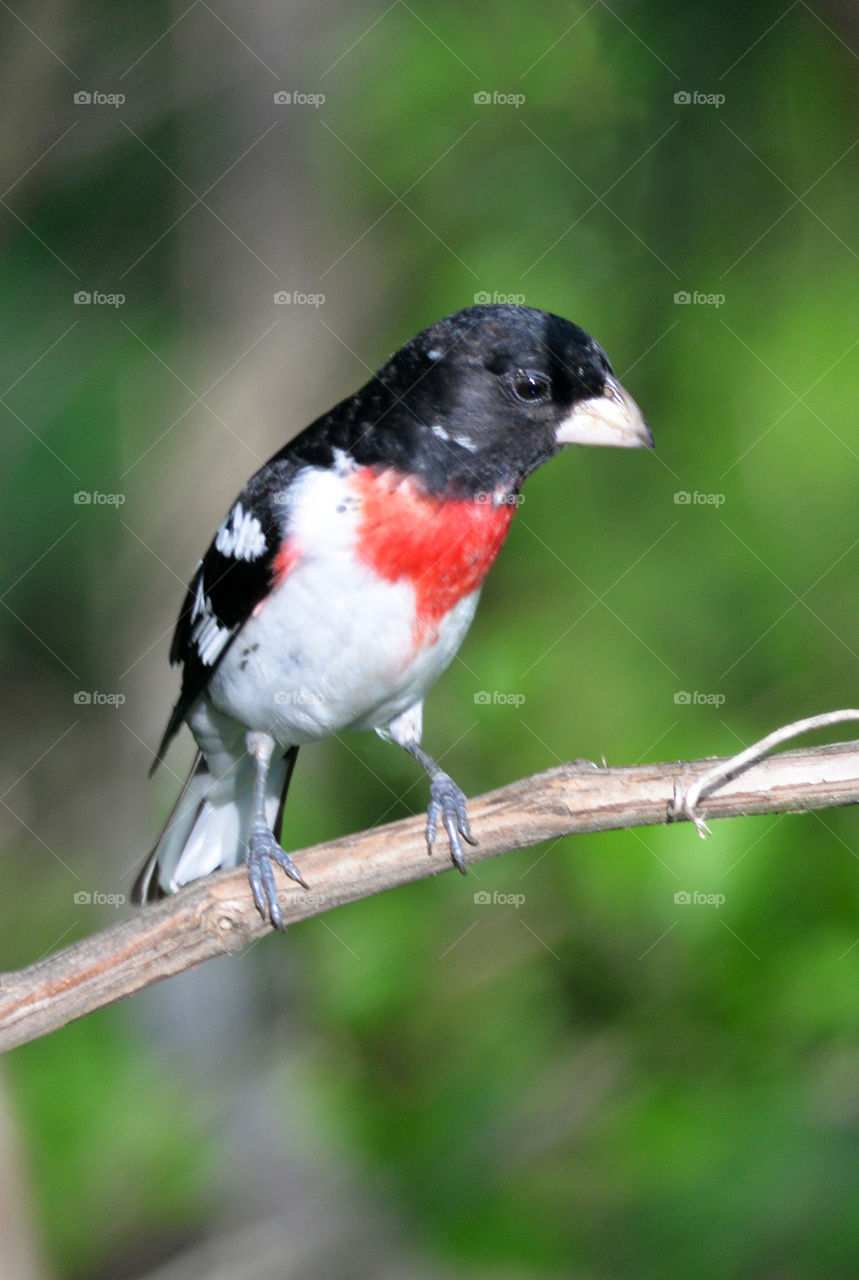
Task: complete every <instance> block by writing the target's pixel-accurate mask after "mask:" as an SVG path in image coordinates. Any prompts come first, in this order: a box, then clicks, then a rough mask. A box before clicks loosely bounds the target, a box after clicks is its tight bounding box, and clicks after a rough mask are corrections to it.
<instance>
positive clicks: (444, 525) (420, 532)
mask: <svg viewBox="0 0 859 1280" xmlns="http://www.w3.org/2000/svg"><path fill="white" fill-rule="evenodd" d="M349 485H350V487H351V488H352V489H353V490H354V491H355V492H356V493H357V495H358V497H359V500H360V504H361V505H360V510H361V517H360V521H359V524H358V542H357V553H358V556H359V557H360V559H361V560H363V562H364V564H366V565H368V566H369V567H370V568H371V569H372V570H373V571H374V572H375V573H377V574H378V575H379V577H380V578H384V579H386V580H387V581H388V582H399V581H401V580H402V579H403V578H405V579H407V580H408V581H409V582H410V583H411V584H412V586H413V587H414V589H415V593H416V596H417V617H416V620H415V640H416V641H422V640H425V639H426V638H427V636H428V633H430V632H434V631H435V629H436V627H437V626H438V623H439V622H440V621H441V619H442V618H443V617H444V616H445V614H446V613H448V611H449V610H450V609H452V608H453V606H454V605H455V604H457V602H458V601H460V600H461V599H462V598H463V597H464V596H467V595H470V594H471V593H472V591H475V590H476V589H477V588H478V587H479V586H480V584H481V583H482V582H483V579H484V578H485V577H486V575H487V573H488V572H489V569H490V568H491V566H492V563H493V561H494V560H495V557H496V556H497V555H498V552H499V551H500V549H501V544H502V543H503V541H504V538H505V537H506V534H507V530H508V529H509V528H510V521H511V520H512V519H513V512H514V510H515V507H514V505H513V504H512V503H502V504H501V505H499V506H493V505H492V503H491V501H487V502H480V501H478V500H476V499H465V500H463V499H456V500H451V499H441V498H429V497H426V496H425V495H423V494H421V493H420V492H419V491H418V489H417V487H416V486H415V485H414V484H413V483H412V482H411V481H410V480H409V479H407V478H405V477H403V476H402V475H399V474H398V473H396V472H394V471H386V472H384V473H382V474H381V475H379V474H377V473H376V472H374V471H373V470H372V469H371V468H369V467H368V468H364V469H362V470H361V471H358V472H356V473H355V475H354V476H353V477H351V478H350V480H349ZM435 639H436V636H435V635H434V634H433V635H432V636H431V641H430V642H431V643H434V642H435Z"/></svg>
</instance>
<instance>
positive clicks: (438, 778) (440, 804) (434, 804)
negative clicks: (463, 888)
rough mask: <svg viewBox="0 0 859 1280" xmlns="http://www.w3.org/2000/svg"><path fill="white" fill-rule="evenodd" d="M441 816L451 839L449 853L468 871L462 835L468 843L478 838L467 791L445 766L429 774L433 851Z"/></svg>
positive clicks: (429, 844) (429, 845) (429, 835)
mask: <svg viewBox="0 0 859 1280" xmlns="http://www.w3.org/2000/svg"><path fill="white" fill-rule="evenodd" d="M439 819H441V822H442V825H443V827H444V829H445V831H446V832H447V838H448V840H449V841H450V856H451V858H452V859H453V863H454V866H456V867H458V868H459V870H460V871H461V872H462V874H463V875H465V857H464V855H463V851H462V844H461V842H460V836H462V838H463V839H464V840H467V841H468V843H469V844H477V841H476V840H475V838H474V836H473V835H472V834H471V827H470V826H469V822H468V807H467V803H466V799H465V794H464V792H463V791H461V790H460V788H459V787H458V786H457V785H456V783H455V782H454V780H453V778H451V777H450V776H449V775H448V774H446V773H445V772H444V770H443V769H438V770H437V771H436V772H435V773H433V774H432V775H431V776H430V803H429V810H428V812H427V852H428V853H432V848H433V845H434V844H435V838H436V835H437V833H438V824H439Z"/></svg>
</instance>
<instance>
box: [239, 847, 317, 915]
mask: <svg viewBox="0 0 859 1280" xmlns="http://www.w3.org/2000/svg"><path fill="white" fill-rule="evenodd" d="M273 862H276V863H277V865H278V866H279V867H280V868H281V869H282V870H283V871H285V872H286V874H287V875H288V876H289V878H290V880H295V881H296V883H298V884H300V885H301V886H302V888H304V889H307V888H308V887H309V886H308V884H307V882H306V880H305V879H304V877H303V876H302V874H301V872H300V871H299V870H298V867H297V866H296V865H295V863H294V862H293V861H292V858H290V856H289V854H288V853H287V852H286V850H285V849H282V848H281V847H280V845H279V844H278V842H277V840H276V839H275V838H274V834H273V832H271V831H269V829H268V827H264V826H263V825H262V824H261V823H255V824H254V826H253V827H252V829H251V835H250V840H249V841H248V880H249V881H250V885H251V893H252V894H253V898H254V904H255V906H256V909H257V911H258V912H259V913H260V915H261V916H262V918H263V920H264V921H265V922H266V924H268V923H269V921H270V922H271V923H272V924H273V925H274V927H275V929H279V930H280V931H281V933H282V932H283V931H284V930H285V928H286V926H285V925H284V923H283V916H282V914H281V910H280V903H279V902H278V900H277V885H276V883H275V877H274V867H273V866H272V863H273Z"/></svg>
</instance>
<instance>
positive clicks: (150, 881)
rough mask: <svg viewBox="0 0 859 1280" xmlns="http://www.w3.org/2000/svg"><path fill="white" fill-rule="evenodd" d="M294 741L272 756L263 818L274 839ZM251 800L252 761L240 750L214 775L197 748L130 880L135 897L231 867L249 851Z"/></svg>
mask: <svg viewBox="0 0 859 1280" xmlns="http://www.w3.org/2000/svg"><path fill="white" fill-rule="evenodd" d="M297 754H298V748H297V747H291V748H290V749H289V751H287V753H286V755H285V756H282V757H281V758H280V759H279V760H272V762H271V767H270V768H269V773H268V779H267V785H266V801H265V812H266V822H267V823H268V825H269V826H270V827H271V829H272V831H273V832H274V834H275V836H276V838H277V839H280V827H281V824H282V821H283V806H284V803H285V801H286V792H287V789H288V787H289V781H290V778H291V776H292V770H293V768H294V765H295V757H296V756H297ZM253 800H254V762H253V761H252V760H251V759H250V757H249V756H243V757H242V758H241V759H240V760H239V761H238V763H237V764H235V765H234V766H233V767H232V768H231V769H230V770H229V772H228V773H227V774H225V775H223V776H221V777H217V778H216V777H213V776H212V774H211V773H210V771H209V767H208V765H207V763H206V760H205V757H204V756H203V754H202V753H201V752H198V753H197V757H196V759H195V761H194V763H193V765H192V766H191V772H190V773H189V774H188V777H187V779H186V780H185V785H184V786H183V788H182V790H181V792H180V793H179V798H178V800H177V801H176V803H175V805H174V806H173V812H172V813H171V814H170V817H169V818H168V819H167V822H166V824H165V826H164V830H163V831H162V832H161V835H160V836H159V838H158V840H157V841H156V842H155V845H154V847H153V848H152V850H151V852H150V854H149V856H148V857H147V859H146V862H145V863H144V865H143V868H142V870H141V872H140V874H139V876H138V877H137V879H136V881H135V882H134V888H133V889H132V901H133V902H138V903H140V902H150V901H152V900H153V899H155V898H162V897H164V895H165V894H167V893H175V892H176V890H177V889H181V887H182V885H184V884H188V883H189V882H190V881H191V880H197V879H199V877H200V876H205V875H208V874H209V872H211V871H217V870H218V869H219V868H222V867H234V866H236V864H237V863H239V862H241V861H242V860H243V859H244V857H245V854H246V851H247V844H248V838H249V836H250V832H251V822H252V818H253Z"/></svg>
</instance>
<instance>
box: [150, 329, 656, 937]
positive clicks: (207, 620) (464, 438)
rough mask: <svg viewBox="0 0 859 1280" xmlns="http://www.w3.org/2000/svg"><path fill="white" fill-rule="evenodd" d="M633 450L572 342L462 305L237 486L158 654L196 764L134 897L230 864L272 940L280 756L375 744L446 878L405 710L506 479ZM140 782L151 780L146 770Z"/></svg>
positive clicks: (435, 652)
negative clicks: (420, 802) (415, 768)
mask: <svg viewBox="0 0 859 1280" xmlns="http://www.w3.org/2000/svg"><path fill="white" fill-rule="evenodd" d="M576 443H578V444H606V445H620V446H624V447H638V446H650V445H652V437H651V435H650V431H649V428H648V427H647V425H646V423H645V421H644V419H643V417H642V415H641V413H640V411H639V410H638V408H637V406H636V405H635V404H634V402H633V401H632V400H631V398H630V397H629V396H628V395H627V393H626V392H625V391H624V390H623V388H622V387H621V386H620V384H619V383H618V382H617V380H616V379H615V378H614V375H613V374H612V371H611V367H610V365H609V363H608V360H607V358H606V356H605V354H604V352H603V351H602V349H601V348H600V347H599V346H598V344H597V343H596V342H594V340H593V339H592V338H590V337H589V336H588V335H587V334H586V333H585V332H584V331H583V330H582V329H579V328H578V327H577V326H576V325H573V324H571V323H570V322H568V321H566V320H563V319H561V318H560V317H557V316H552V315H549V314H548V313H546V312H541V311H535V310H533V309H531V308H528V307H507V306H481V307H469V308H467V309H466V310H465V311H461V312H458V313H457V314H455V315H453V316H449V317H447V318H446V319H444V320H442V321H439V322H438V323H437V324H435V325H433V326H431V327H430V328H429V329H427V330H425V331H423V332H422V333H421V334H418V335H417V337H415V338H413V339H412V340H411V341H410V342H408V343H406V344H405V346H404V347H403V348H401V349H400V351H398V352H397V353H396V354H395V355H394V356H393V357H392V358H391V359H390V360H389V361H388V363H387V364H386V365H385V366H384V367H383V368H382V369H381V370H380V371H379V372H378V373H377V374H376V375H375V377H373V378H372V379H371V380H370V381H369V382H368V383H367V384H366V386H364V387H363V388H362V389H361V390H359V391H358V392H356V393H355V394H354V395H353V396H351V397H350V398H349V399H347V400H345V401H343V402H342V403H341V404H339V405H337V406H336V407H335V408H334V409H332V410H331V411H330V412H329V413H327V414H325V415H324V416H323V417H322V418H319V419H318V420H317V421H316V422H314V423H313V424H312V425H311V426H309V427H308V428H306V430H304V431H303V432H301V433H300V434H299V435H298V436H296V437H295V439H294V440H292V441H291V442H290V443H289V444H288V445H287V446H286V447H285V448H283V449H282V450H280V452H279V453H277V454H275V456H274V457H273V458H271V459H270V461H269V462H267V463H266V464H265V465H264V466H263V467H261V468H260V470H259V471H258V472H257V473H256V474H255V475H254V476H253V477H252V478H251V479H250V480H249V481H248V483H247V485H246V486H245V488H244V489H243V490H242V492H241V493H240V494H239V496H238V498H237V499H236V501H235V502H234V504H233V506H232V507H231V508H230V510H229V512H228V513H227V516H226V517H225V519H224V521H223V522H222V524H221V526H220V527H219V529H218V531H217V533H216V534H215V537H214V539H213V540H212V542H211V544H210V546H209V548H208V550H207V551H206V553H205V555H204V556H203V559H202V561H201V562H200V564H199V566H198V568H197V571H196V573H195V574H194V576H193V578H192V580H191V584H190V586H189V589H188V593H187V595H186V598H185V602H184V605H183V607H182V610H181V613H180V616H179V621H178V623H177V627H176V632H175V635H174V638H173V645H172V648H171V653H170V657H171V661H172V662H173V663H174V664H177V665H181V667H182V688H181V693H180V696H179V699H178V701H177V703H176V705H175V707H174V709H173V713H172V715H171V716H170V719H169V722H168V724H167V728H166V730H165V733H164V737H163V739H162V742H161V745H160V747H159V750H158V755H157V758H156V764H157V762H158V760H159V759H160V758H161V757H162V756H163V754H164V752H165V751H166V750H167V747H168V746H169V743H170V741H171V739H172V738H173V736H174V734H175V733H176V732H177V731H178V729H179V727H180V725H181V724H182V723H183V721H184V722H187V723H188V725H189V727H190V729H191V732H192V733H193V735H194V737H195V739H196V741H197V744H198V746H199V748H200V754H199V755H198V757H197V760H196V762H195V765H194V768H193V770H192V773H191V776H190V778H189V780H188V782H187V783H186V786H185V789H184V791H183V794H182V796H181V797H180V799H179V801H178V802H177V806H176V808H175V809H174V812H173V814H171V817H170V819H169V821H168V823H167V826H166V828H165V830H164V833H163V835H162V837H161V839H160V840H159V842H158V844H157V845H156V846H155V849H154V850H153V851H152V854H151V855H150V858H149V860H148V861H147V864H146V866H145V867H144V869H143V871H142V873H141V876H140V878H139V880H138V883H137V886H136V893H137V896H138V898H146V897H151V896H157V895H158V894H160V893H163V892H170V891H173V890H175V889H177V888H179V887H180V886H181V885H182V884H185V883H187V882H188V881H189V880H192V879H195V878H197V877H198V876H200V875H205V874H207V873H208V872H209V871H212V870H214V869H216V868H217V867H224V866H232V865H235V863H236V862H238V861H240V860H241V859H242V858H247V861H248V869H249V876H250V880H251V885H252V888H253V891H254V898H255V901H256V903H257V906H258V908H259V910H260V912H261V914H262V915H263V916H264V918H270V919H271V920H272V922H273V923H274V924H275V925H281V924H282V920H281V913H280V908H279V905H278V901H277V886H276V881H275V876H274V870H273V864H274V863H277V864H278V865H279V866H281V868H282V869H283V870H284V871H286V873H287V874H288V875H289V876H291V877H292V878H293V879H295V880H297V881H298V882H299V883H304V882H303V880H302V879H301V877H300V874H299V873H298V871H297V869H296V868H295V866H294V864H293V863H292V861H291V859H290V858H289V856H288V854H286V853H285V852H284V850H283V849H281V847H280V845H279V843H278V840H277V839H276V838H275V836H276V835H279V828H280V820H281V817H282V808H283V801H284V799H285V792H286V788H287V786H288V783H289V778H290V776H291V773H292V767H293V765H294V763H295V756H296V753H297V750H298V748H299V747H300V746H301V745H303V744H305V743H308V742H312V741H315V740H318V739H320V738H323V737H325V736H327V735H329V734H332V733H339V732H340V731H341V730H343V729H357V730H369V729H375V730H376V731H377V732H379V733H380V734H382V736H384V737H388V738H390V739H391V740H393V741H395V742H397V743H399V744H400V745H402V746H404V747H405V748H406V749H407V750H408V751H409V752H410V753H411V754H412V755H413V756H414V757H415V758H416V759H417V760H418V762H419V763H420V764H421V765H422V766H423V767H424V768H425V769H426V771H427V773H428V775H429V777H430V788H431V789H430V799H431V802H430V812H429V822H428V828H427V839H428V843H429V846H430V849H431V848H432V843H433V840H434V839H435V835H436V828H437V825H438V823H439V822H441V823H442V824H443V825H444V827H445V830H446V832H447V835H448V839H449V842H450V846H451V854H452V857H453V860H454V862H455V863H456V864H457V865H458V866H459V867H460V868H461V869H462V868H463V865H464V863H463V858H464V855H463V849H462V844H461V839H465V840H471V838H472V837H471V832H470V830H469V826H468V818H467V813H466V807H465V798H464V796H463V795H462V792H461V791H460V790H459V788H458V787H456V785H455V783H453V781H452V780H451V779H450V778H449V777H448V775H447V774H445V773H444V772H443V771H442V770H441V769H439V768H438V766H437V765H435V763H434V762H433V761H432V760H431V759H430V758H429V757H428V756H426V754H425V753H424V752H423V751H422V750H421V748H420V739H421V719H422V706H423V699H424V695H425V694H426V692H427V690H428V689H429V688H430V686H431V685H432V684H433V683H434V681H435V680H436V679H437V678H438V676H439V675H440V674H441V672H442V671H443V670H444V669H445V667H446V666H447V665H448V664H449V663H450V661H451V659H452V658H453V656H454V654H455V653H456V650H457V649H458V647H459V645H460V643H461V641H462V639H463V637H464V635H465V633H466V631H467V629H468V626H469V624H470V622H471V619H472V617H473V615H474V610H475V608H476V605H477V600H478V596H479V594H480V588H481V585H482V582H483V579H484V577H485V575H486V573H487V572H488V570H489V568H490V566H491V564H492V562H493V561H494V559H495V556H496V555H497V553H498V550H499V549H500V547H501V544H502V542H503V540H504V537H505V535H506V532H507V529H508V527H509V524H510V521H511V519H512V516H513V512H514V510H515V499H516V495H517V494H518V492H519V489H520V487H521V485H522V483H523V481H524V480H525V479H526V478H527V476H528V475H530V474H531V472H532V471H534V470H535V469H536V467H538V466H539V465H541V463H543V462H545V461H546V460H547V459H549V458H551V457H552V456H554V454H555V453H557V452H558V451H559V450H560V449H561V448H562V447H563V446H564V445H566V444H576ZM153 767H154V766H153Z"/></svg>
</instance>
